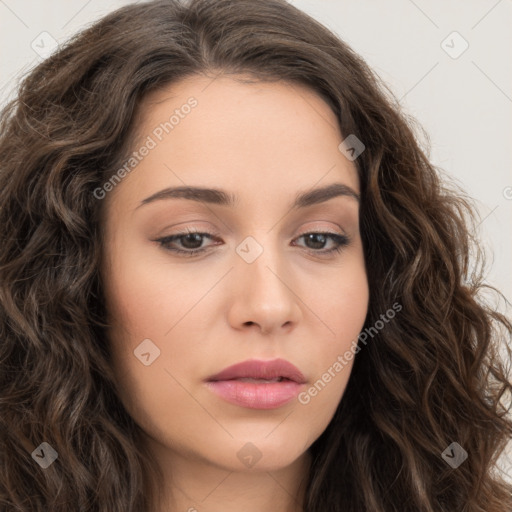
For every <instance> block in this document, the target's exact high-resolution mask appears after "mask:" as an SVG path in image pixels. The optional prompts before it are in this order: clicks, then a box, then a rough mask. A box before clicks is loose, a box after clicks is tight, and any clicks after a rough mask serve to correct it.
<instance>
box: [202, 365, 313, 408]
mask: <svg viewBox="0 0 512 512" xmlns="http://www.w3.org/2000/svg"><path fill="white" fill-rule="evenodd" d="M305 382H306V379H305V378H304V375H303V374H302V373H301V372H300V370H299V369H298V368H297V367H296V366H294V365H292V364H291V363H289V362H288V361H286V360H284V359H276V360H273V361H260V360H250V361H245V362H243V363H239V364H236V365H233V366H230V367H228V368H226V369H224V370H223V371H221V372H220V373H218V374H216V375H214V376H212V377H210V378H209V379H207V380H206V382H205V383H206V385H207V387H208V388H209V389H210V390H211V391H213V392H214V393H215V394H217V395H218V396H220V397H221V398H223V399H224V400H226V401H227V402H230V403H232V404H234V405H238V406H241V407H246V408H249V409H275V408H278V407H281V406H283V405H285V404H287V403H289V402H290V401H291V400H292V399H293V398H294V397H296V396H297V394H298V393H299V391H300V389H301V388H302V387H303V385H304V384H305Z"/></svg>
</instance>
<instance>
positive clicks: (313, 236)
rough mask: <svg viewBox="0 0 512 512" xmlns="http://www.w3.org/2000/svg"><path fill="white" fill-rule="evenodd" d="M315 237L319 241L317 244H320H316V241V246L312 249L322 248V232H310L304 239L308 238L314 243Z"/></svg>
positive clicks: (323, 240)
mask: <svg viewBox="0 0 512 512" xmlns="http://www.w3.org/2000/svg"><path fill="white" fill-rule="evenodd" d="M315 238H318V239H320V242H319V244H320V245H318V243H317V246H316V247H313V248H314V249H322V248H323V245H324V244H325V235H322V234H320V233H311V234H309V235H308V236H307V238H306V239H307V240H309V241H313V243H314V239H315Z"/></svg>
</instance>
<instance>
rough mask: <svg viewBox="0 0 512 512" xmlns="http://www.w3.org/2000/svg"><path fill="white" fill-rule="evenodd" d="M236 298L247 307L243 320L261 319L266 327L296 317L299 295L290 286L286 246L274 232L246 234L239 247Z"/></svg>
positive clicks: (266, 328) (235, 274)
mask: <svg viewBox="0 0 512 512" xmlns="http://www.w3.org/2000/svg"><path fill="white" fill-rule="evenodd" d="M236 251H237V253H238V256H239V258H237V260H238V261H237V263H236V266H235V267H236V268H235V272H234V278H235V280H236V285H235V287H234V290H236V292H235V293H236V298H235V301H236V302H238V306H239V307H240V308H241V309H242V310H243V311H244V313H243V322H251V323H258V324H260V326H261V327H262V328H263V329H264V330H271V329H273V328H275V327H280V326H281V325H283V324H285V323H287V322H289V321H295V320H296V314H297V308H298V305H297V304H296V297H295V295H294V293H292V291H291V289H290V288H289V287H290V286H291V284H289V283H288V281H289V280H290V279H291V278H290V275H289V273H288V272H286V270H285V269H286V266H285V258H286V255H285V254H283V251H282V248H280V247H279V244H278V243H277V242H275V241H272V233H264V232H261V233H260V234H256V235H252V236H248V237H246V238H245V239H244V240H243V241H242V242H241V243H240V244H239V245H238V246H237V248H236Z"/></svg>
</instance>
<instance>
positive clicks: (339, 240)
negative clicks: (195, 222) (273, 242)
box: [154, 230, 350, 257]
mask: <svg viewBox="0 0 512 512" xmlns="http://www.w3.org/2000/svg"><path fill="white" fill-rule="evenodd" d="M191 234H192V235H194V234H197V235H201V236H203V237H204V236H206V237H208V238H210V239H214V238H217V235H215V234H214V233H208V232H202V231H194V230H187V231H182V232H180V233H176V234H174V235H170V236H165V237H162V238H157V239H155V240H154V242H158V243H159V245H160V246H162V247H163V248H164V249H165V250H166V251H171V252H174V253H176V254H183V255H184V256H189V257H190V256H195V255H197V254H199V253H203V252H205V251H207V250H208V247H202V248H199V249H188V250H183V249H178V248H176V247H170V246H169V244H170V243H172V242H173V241H174V240H176V239H179V238H182V237H185V236H187V235H191ZM307 235H324V236H326V237H328V238H330V239H331V240H333V241H334V243H335V244H336V246H335V247H333V248H332V249H328V250H327V251H326V250H314V249H309V251H310V252H312V253H314V254H316V255H322V256H323V255H329V254H332V253H334V252H337V253H341V251H342V250H343V249H344V248H345V247H346V246H347V245H348V244H349V243H350V238H349V237H348V236H346V235H340V234H339V233H331V232H329V231H308V232H307V233H303V234H302V235H300V236H298V237H297V238H303V237H305V236H307Z"/></svg>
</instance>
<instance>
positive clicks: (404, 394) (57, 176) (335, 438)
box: [0, 0, 512, 512]
mask: <svg viewBox="0 0 512 512" xmlns="http://www.w3.org/2000/svg"><path fill="white" fill-rule="evenodd" d="M385 91H386V92H385ZM1 123H2V134H1V139H0V152H1V155H2V164H1V167H0V168H1V171H0V204H1V208H0V224H1V225H2V229H3V231H4V233H3V236H2V238H3V239H4V242H3V244H2V249H1V251H0V282H1V287H0V290H1V294H0V300H1V302H0V304H1V309H0V311H1V315H2V318H1V323H0V326H1V331H0V332H1V338H0V339H1V343H0V350H1V352H0V364H1V367H0V369H1V371H0V378H1V390H2V392H1V400H0V403H1V409H0V417H1V418H2V428H3V434H2V437H1V451H0V453H1V455H2V457H1V478H0V482H1V485H0V499H1V504H2V510H18V511H27V512H28V511H31V512H32V511H36V510H37V511H39V510H41V511H43V510H45V511H47V510H51V511H52V512H60V511H64V510H66V511H68V510H70V509H72V510H84V511H85V510H87V511H92V510H95V511H102V512H103V511H104V512H107V511H109V512H111V511H123V512H125V511H148V512H161V511H164V510H165V511H179V510H189V511H194V510H197V511H213V510H216V511H218V510H223V511H224V512H226V511H230V510H235V509H236V510H244V511H246V512H252V511H257V510H258V511H259V510H272V511H276V512H281V511H308V512H313V511H314V512H325V511H342V510H343V511H354V512H355V511H359V512H360V511H371V512H377V511H379V512H391V511H396V510H400V511H419V510H422V511H426V512H427V511H428V512H433V511H436V512H439V511H450V512H453V511H455V510H464V511H468V512H469V511H475V512H476V511H482V510H485V511H486V512H503V511H504V510H506V511H511V510H512V499H511V491H512V488H511V486H510V485H509V484H507V483H506V482H505V481H503V480H501V479H500V477H499V475H497V474H496V472H495V471H494V469H495V463H496V460H497V458H498V457H499V455H500V454H501V453H502V451H503V449H504V447H505V446H506V443H507V442H508V441H509V440H510V438H511V437H512V422H511V420H510V418H509V417H507V416H506V414H505V413H506V405H507V404H506V402H505V397H507V393H508V396H510V391H511V390H512V383H511V382H510V381H509V380H508V376H507V374H506V366H505V361H504V360H503V359H500V357H499V353H498V346H499V345H498V344H499V342H500V340H506V341H507V342H508V341H509V340H510V333H511V332H512V325H511V323H510V322H509V321H508V320H507V319H506V318H505V317H504V316H502V315H501V314H499V313H497V312H494V311H492V309H491V308H489V307H488V306H486V305H485V304H483V303H482V301H481V300H480V299H479V298H478V296H477V293H478V292H479V290H480V289H481V288H482V287H483V285H482V277H481V274H479V275H478V274H477V273H475V272H473V274H471V275H470V265H471V263H472V262H471V260H470V251H471V250H472V249H473V248H476V250H478V244H477V243H476V242H475V241H474V240H472V238H471V234H470V233H471V230H470V221H471V220H472V217H471V215H472V209H471V208H472V207H471V205H470V204H469V203H468V201H467V200H466V199H465V198H464V197H463V196H462V194H461V193H460V192H458V191H454V190H450V189H448V187H447V186H446V185H445V184H443V183H441V181H440V179H439V177H438V175H437V173H436V171H435V169H434V167H433V165H432V164H431V163H430V162H429V160H428V158H427V157H426V156H425V153H424V152H423V151H422V149H421V148H420V147H419V145H418V143H417V141H416V140H415V137H414V133H413V130H412V127H411V124H410V122H408V121H407V120H406V119H405V117H404V116H403V115H402V114H401V113H400V111H399V108H398V103H397V102H396V100H394V99H393V97H392V95H391V94H389V92H387V89H386V88H385V86H384V85H383V84H382V83H381V82H380V81H379V80H378V78H377V77H376V76H375V75H374V74H373V73H372V72H371V70H370V69H369V68H368V66H367V65H366V64H365V63H364V62H363V61H362V60H361V59H360V58H359V57H358V56H357V55H355V54H354V53H353V51H352V50H351V49H350V48H349V47H348V46H347V45H346V44H345V43H343V42H342V41H340V40H339V39H338V38H337V37H336V36H335V35H333V34H332V33H330V32H329V31H328V30H327V29H326V28H325V27H323V26H322V25H320V24H319V23H317V22H316V21H314V20H313V19H311V18H310V17H308V16H306V15H305V14H304V13H302V12H300V11H299V10H297V9H296V8H294V7H292V6H291V5H289V4H287V3H285V2H284V1H280V0H258V1H256V2H255V1H248V0H237V1H235V0H218V1H211V0H192V1H191V2H188V3H184V2H178V1H169V0H165V1H161V0H160V1H152V2H148V3H145V4H142V5H137V4H133V5H129V6H127V7H124V8H122V9H119V10H118V11H116V12H114V13H112V14H110V15H108V16H106V17H105V18H104V19H102V20H100V21H99V22H97V23H96V24H94V25H93V26H92V27H90V28H89V29H87V30H85V31H84V32H82V33H81V34H79V35H77V37H76V38H74V40H72V41H71V42H70V43H69V44H67V45H66V46H65V47H64V48H62V49H61V50H59V51H58V52H57V53H56V54H54V55H52V56H51V57H50V58H49V59H47V60H46V61H44V62H43V63H42V64H40V65H39V66H38V67H37V68H36V69H35V70H33V71H32V72H31V73H30V75H29V76H28V77H26V79H25V80H24V81H23V83H22V84H21V86H20V89H19V94H18V98H17V99H15V100H13V101H12V102H11V103H10V104H9V105H8V106H7V107H6V108H5V109H4V111H3V113H2V120H1ZM468 214H469V215H468ZM478 254H479V253H478V252H477V253H476V256H478ZM507 356H508V357H510V352H509V351H508V353H507Z"/></svg>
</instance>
